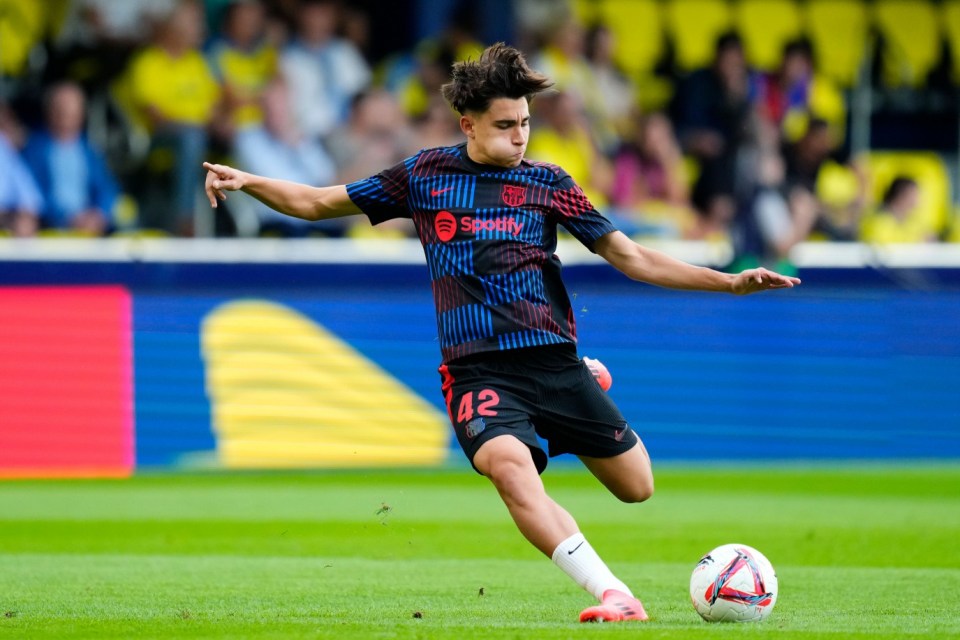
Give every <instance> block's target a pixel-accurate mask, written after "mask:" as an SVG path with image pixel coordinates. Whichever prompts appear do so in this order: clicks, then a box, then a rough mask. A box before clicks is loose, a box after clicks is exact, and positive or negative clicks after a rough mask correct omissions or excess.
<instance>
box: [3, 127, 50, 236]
mask: <svg viewBox="0 0 960 640" xmlns="http://www.w3.org/2000/svg"><path fill="white" fill-rule="evenodd" d="M42 206H43V196H41V195H40V189H39V188H37V185H36V183H35V182H34V180H33V176H31V175H30V170H29V169H28V168H27V166H26V165H25V164H24V163H23V160H22V159H21V158H20V154H18V153H17V150H16V148H15V147H14V146H13V145H12V144H11V143H10V139H9V138H8V137H7V134H6V133H5V132H4V131H3V129H2V128H0V233H3V232H6V233H9V234H11V235H13V236H16V237H18V238H25V237H29V236H32V235H34V234H36V232H37V226H38V222H37V221H38V218H39V212H40V209H41V207H42Z"/></svg>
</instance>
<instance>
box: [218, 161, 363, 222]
mask: <svg viewBox="0 0 960 640" xmlns="http://www.w3.org/2000/svg"><path fill="white" fill-rule="evenodd" d="M203 168H204V169H206V170H207V178H206V181H205V183H204V189H205V190H206V192H207V198H209V199H210V206H211V207H213V208H214V209H216V208H217V200H218V199H219V200H226V199H227V193H226V192H227V191H243V192H245V193H248V194H250V195H251V196H253V197H254V198H256V199H257V200H259V201H260V202H262V203H264V204H265V205H267V206H268V207H270V208H271V209H276V210H277V211H279V212H280V213H285V214H287V215H288V216H293V217H295V218H302V219H304V220H326V219H327V218H340V217H342V216H349V215H354V214H357V213H360V209H358V208H357V206H356V205H355V204H353V200H351V199H350V196H349V195H348V194H347V188H346V187H345V186H344V185H336V186H333V187H311V186H309V185H306V184H300V183H297V182H290V181H288V180H276V179H274V178H265V177H263V176H258V175H255V174H253V173H247V172H245V171H240V170H239V169H234V168H233V167H228V166H226V165H222V164H210V163H209V162H204V163H203Z"/></svg>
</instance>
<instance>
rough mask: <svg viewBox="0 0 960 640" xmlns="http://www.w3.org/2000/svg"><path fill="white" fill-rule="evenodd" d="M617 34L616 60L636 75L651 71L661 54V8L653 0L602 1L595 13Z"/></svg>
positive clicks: (627, 70) (623, 67) (633, 75)
mask: <svg viewBox="0 0 960 640" xmlns="http://www.w3.org/2000/svg"><path fill="white" fill-rule="evenodd" d="M597 18H599V19H600V20H601V21H602V22H603V24H605V25H607V26H608V27H609V28H610V29H611V30H612V31H613V33H614V35H615V36H616V41H617V52H616V58H617V63H618V64H619V65H620V67H621V68H622V69H623V70H624V71H625V72H626V73H628V74H629V75H630V76H632V77H635V78H638V77H642V76H645V75H648V74H650V73H652V72H653V68H654V67H655V66H656V64H657V62H658V61H659V60H660V58H661V57H662V56H663V26H662V24H661V16H660V7H659V6H658V4H657V3H656V2H655V1H654V0H602V1H601V2H599V3H598V15H597Z"/></svg>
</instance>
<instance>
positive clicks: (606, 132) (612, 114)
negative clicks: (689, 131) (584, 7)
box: [586, 25, 672, 153]
mask: <svg viewBox="0 0 960 640" xmlns="http://www.w3.org/2000/svg"><path fill="white" fill-rule="evenodd" d="M616 46H617V43H616V40H615V36H614V34H613V31H611V30H610V29H609V28H608V27H606V26H605V25H596V26H594V27H593V28H592V29H590V30H589V31H588V32H587V40H586V56H587V63H588V64H589V66H590V74H591V76H593V82H594V84H595V85H596V91H597V95H599V96H601V97H602V99H600V100H598V101H597V105H596V106H597V109H598V110H597V113H596V114H594V115H595V117H596V119H597V121H596V123H595V124H594V131H596V133H597V136H598V139H599V142H600V147H601V149H603V150H604V151H605V152H606V153H614V152H615V151H616V150H617V147H618V146H619V143H620V140H621V139H622V138H623V137H624V136H626V135H628V134H629V131H630V128H631V126H632V124H633V123H632V122H631V118H632V117H633V115H634V113H635V112H636V111H637V109H639V106H638V103H637V87H636V84H635V83H634V82H633V81H632V80H631V79H630V78H629V77H627V75H626V74H625V73H624V72H623V71H621V70H620V69H619V68H618V67H617V64H616V61H615V60H614V56H613V53H614V51H615V49H616ZM671 135H672V134H671Z"/></svg>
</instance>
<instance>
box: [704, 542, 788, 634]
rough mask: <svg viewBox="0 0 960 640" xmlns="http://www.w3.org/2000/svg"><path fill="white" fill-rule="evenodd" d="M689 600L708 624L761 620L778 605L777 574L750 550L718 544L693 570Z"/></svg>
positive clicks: (749, 548)
mask: <svg viewBox="0 0 960 640" xmlns="http://www.w3.org/2000/svg"><path fill="white" fill-rule="evenodd" d="M690 598H691V599H692V600H693V607H694V609H696V610H697V613H699V614H700V616H701V617H702V618H703V619H704V620H706V621H707V622H751V621H759V620H763V619H764V618H766V617H767V616H768V615H769V614H770V611H772V610H773V605H774V604H776V602H777V573H776V571H774V569H773V565H772V564H770V561H769V560H767V559H766V557H765V556H764V555H763V554H762V553H760V552H759V551H757V550H756V549H754V548H753V547H748V546H747V545H745V544H725V545H721V546H719V547H717V548H716V549H714V550H713V551H711V552H710V553H708V554H707V555H705V556H703V558H701V559H700V562H698V563H697V566H696V567H694V569H693V575H691V576H690Z"/></svg>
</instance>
